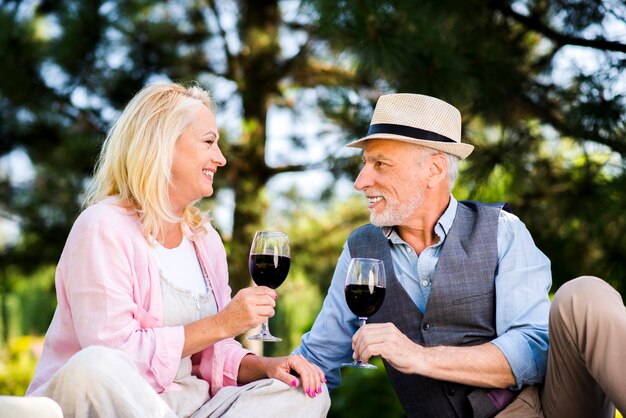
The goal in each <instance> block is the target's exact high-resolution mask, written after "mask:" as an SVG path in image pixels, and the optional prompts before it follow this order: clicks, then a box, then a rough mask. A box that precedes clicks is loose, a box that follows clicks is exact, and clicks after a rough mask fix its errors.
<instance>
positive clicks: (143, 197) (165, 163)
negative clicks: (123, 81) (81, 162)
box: [83, 83, 215, 239]
mask: <svg viewBox="0 0 626 418" xmlns="http://www.w3.org/2000/svg"><path fill="white" fill-rule="evenodd" d="M198 104H203V105H204V106H206V107H207V108H208V109H209V110H211V111H212V112H213V113H215V104H214V102H213V100H212V99H211V96H210V94H209V93H208V92H207V91H206V90H204V89H202V88H201V87H200V86H198V85H190V86H188V87H186V86H183V85H180V84H176V83H155V84H148V85H147V86H146V87H144V88H143V89H142V90H141V91H139V92H138V93H137V94H136V95H135V97H133V98H132V100H131V101H130V102H129V103H128V105H127V106H126V108H125V109H124V111H123V112H122V114H121V115H120V117H119V119H118V120H117V122H116V123H115V124H114V125H113V127H112V128H111V130H110V132H109V134H108V135H107V138H106V140H105V141H104V144H103V147H102V151H101V152H100V157H99V159H98V162H97V164H96V169H95V173H94V177H93V180H92V182H91V184H90V185H89V187H88V188H87V192H86V196H85V199H84V202H83V207H88V206H91V205H93V204H95V203H97V202H99V201H101V200H103V199H105V198H107V197H109V196H115V197H117V198H118V199H119V200H120V204H121V205H123V206H124V207H128V208H130V209H133V210H135V211H136V212H137V215H138V216H139V219H140V220H141V223H142V228H143V234H144V237H146V239H148V237H150V236H152V237H154V238H156V237H159V236H160V235H161V233H162V232H163V223H164V222H167V223H180V226H181V228H183V227H184V225H185V224H187V225H189V226H190V227H191V229H192V230H194V231H204V227H203V224H204V222H205V221H206V220H207V218H206V216H205V215H204V214H203V213H202V212H201V211H200V210H199V209H198V208H196V207H195V206H194V204H193V203H191V204H189V205H188V206H187V207H186V208H185V209H184V210H183V213H182V214H181V215H176V214H175V213H174V212H173V211H172V208H171V206H170V202H169V197H168V186H169V185H170V183H171V167H172V159H173V153H174V145H175V143H176V140H177V139H178V137H179V136H180V135H181V134H182V133H183V131H184V130H185V129H186V128H187V127H188V126H189V124H190V123H191V121H192V118H193V116H194V112H193V111H192V109H193V108H194V107H195V106H197V105H198ZM194 203H195V202H194Z"/></svg>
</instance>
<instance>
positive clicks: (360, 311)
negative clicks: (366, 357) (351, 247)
mask: <svg viewBox="0 0 626 418" xmlns="http://www.w3.org/2000/svg"><path fill="white" fill-rule="evenodd" d="M344 293H345V296H346V303H347V304H348V308H350V310H351V311H352V313H354V314H355V315H356V316H357V317H358V318H359V326H363V325H365V323H366V322H367V318H368V317H370V316H372V315H374V314H375V313H376V312H377V311H378V309H379V308H380V307H381V305H382V304H383V301H384V299H385V266H384V265H383V262H382V261H381V260H376V259H373V258H353V259H352V260H351V261H350V266H349V267H348V274H347V275H346V283H345V287H344ZM342 366H344V367H356V368H361V369H376V368H377V367H376V366H374V365H373V364H370V363H367V362H363V361H361V359H360V358H359V359H357V360H354V361H353V362H352V363H343V364H342Z"/></svg>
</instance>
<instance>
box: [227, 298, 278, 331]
mask: <svg viewBox="0 0 626 418" xmlns="http://www.w3.org/2000/svg"><path fill="white" fill-rule="evenodd" d="M277 298H278V294H277V293H276V291H274V290H273V289H270V288H269V287H266V286H255V287H247V288H245V289H241V290H240V291H239V292H237V294H236V295H235V296H234V297H233V298H232V299H231V301H230V302H229V303H228V305H226V306H225V307H224V309H222V310H221V311H219V312H218V313H217V314H216V319H217V320H218V322H219V325H220V326H221V327H222V330H223V331H224V332H225V333H226V335H227V336H228V337H236V336H237V335H240V334H243V333H244V332H246V331H248V330H249V329H252V328H255V327H257V326H259V325H261V324H262V323H264V322H266V321H267V320H268V319H269V318H271V317H272V316H274V307H275V306H276V299H277Z"/></svg>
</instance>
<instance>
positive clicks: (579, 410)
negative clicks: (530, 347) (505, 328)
mask: <svg viewBox="0 0 626 418" xmlns="http://www.w3.org/2000/svg"><path fill="white" fill-rule="evenodd" d="M549 333H550V350H549V353H548V371H547V374H546V381H545V384H544V386H543V388H542V389H541V390H539V389H538V388H536V387H531V388H526V389H525V390H524V391H522V393H521V394H520V396H519V397H518V398H517V399H516V400H515V401H514V402H513V403H511V405H509V407H507V408H506V409H505V410H504V411H502V412H501V413H500V414H498V415H497V417H498V418H512V417H544V416H545V417H547V418H563V417H567V418H589V417H598V418H609V417H614V416H615V406H616V407H617V408H618V409H619V410H620V411H621V412H626V307H624V303H623V302H622V298H621V296H620V294H619V293H618V292H617V291H616V290H615V289H613V288H612V287H611V286H610V285H609V284H607V283H606V282H605V281H603V280H601V279H598V278H597V277H590V276H584V277H579V278H577V279H574V280H571V281H569V282H567V283H566V284H564V285H563V286H561V288H559V290H558V291H557V292H556V294H555V296H554V299H553V300H552V306H551V308H550V322H549ZM614 405H615V406H614Z"/></svg>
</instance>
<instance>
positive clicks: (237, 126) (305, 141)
mask: <svg viewBox="0 0 626 418" xmlns="http://www.w3.org/2000/svg"><path fill="white" fill-rule="evenodd" d="M625 65H626V6H625V5H624V3H623V2H622V1H619V0H604V1H603V0H488V1H484V0H480V1H479V0H463V1H461V0H393V1H380V0H353V1H347V0H332V1H331V0H282V1H280V0H254V1H252V0H245V1H244V0H239V1H235V0H231V1H228V0H206V1H200V0H185V1H178V2H167V1H153V0H126V1H95V0H81V1H78V0H76V1H72V0H62V1H49V0H40V1H37V0H32V1H5V0H0V313H1V320H0V394H18V395H19V394H23V393H24V390H25V389H26V386H27V384H28V382H29V380H30V378H31V376H32V372H33V370H34V365H35V363H36V359H37V356H38V353H39V350H40V347H41V344H42V335H43V334H44V333H45V331H46V328H47V325H48V323H49V322H50V319H51V318H52V314H53V312H54V308H55V305H56V299H55V294H54V267H55V264H56V262H57V260H58V257H59V255H60V253H61V250H62V248H63V245H64V242H65V239H66V237H67V234H68V231H69V228H70V227H71V224H72V222H73V221H74V219H75V218H76V216H77V215H78V213H79V206H80V198H81V194H82V192H83V190H84V186H85V184H87V182H88V181H89V176H90V174H91V172H92V169H93V163H94V161H95V158H96V155H97V152H98V150H99V147H100V145H101V143H102V140H103V138H104V136H105V134H106V131H107V129H108V128H109V127H110V125H111V123H112V122H113V121H114V120H115V118H116V116H117V115H118V114H119V112H120V111H121V109H122V108H123V106H124V105H125V103H127V102H128V100H129V99H130V98H131V97H132V96H133V94H134V93H136V92H137V91H138V90H139V89H140V88H141V87H142V86H143V85H145V84H146V83H148V82H152V81H162V80H174V81H182V82H188V81H191V80H195V81H198V82H199V83H201V84H202V85H203V86H204V87H206V88H208V89H209V90H211V91H212V92H213V94H214V97H215V99H216V101H217V103H218V104H219V109H220V110H219V112H218V123H219V125H220V128H221V129H220V131H221V132H220V133H221V137H222V139H223V142H222V144H223V148H224V149H223V150H224V154H225V155H226V157H227V159H228V160H229V163H228V165H227V166H226V167H225V169H224V170H221V171H220V176H218V177H216V182H217V183H218V184H217V189H218V190H219V192H218V193H217V194H216V196H214V198H211V199H208V200H207V201H204V202H202V205H203V206H204V207H205V208H206V209H210V210H212V211H213V213H214V215H215V222H216V226H217V228H218V229H219V231H220V233H221V235H222V237H223V239H224V241H225V244H226V246H227V250H228V255H229V265H230V277H231V283H232V286H233V288H234V290H235V291H236V290H237V289H240V288H242V287H244V286H248V285H250V280H249V275H248V273H247V267H246V265H247V264H246V258H247V253H248V249H249V245H250V242H251V240H252V236H253V234H254V231H255V230H256V229H259V228H273V229H282V230H285V231H287V232H288V233H289V235H290V239H291V244H292V255H293V261H292V270H291V272H290V275H289V279H288V280H287V281H286V282H285V284H284V285H283V286H282V287H281V288H280V289H279V293H280V294H281V295H282V297H281V299H280V303H279V305H278V312H277V315H276V317H275V318H274V319H273V321H272V323H271V327H272V329H273V331H274V332H275V334H277V335H281V336H284V337H286V338H285V340H284V341H283V342H282V343H280V344H276V345H270V344H266V345H265V349H266V353H267V354H284V353H287V352H289V351H290V350H292V349H293V348H294V347H295V346H296V345H297V344H298V342H299V338H300V336H301V335H302V333H303V332H305V331H306V330H307V329H308V328H309V327H310V325H311V323H312V321H313V320H314V318H315V315H316V313H317V312H318V310H319V308H320V306H321V301H322V300H323V297H324V294H325V292H326V289H327V287H328V284H329V281H330V279H331V276H332V271H333V269H334V264H335V262H336V259H337V257H338V255H339V253H340V251H341V247H342V245H343V241H344V240H345V238H346V237H347V235H348V233H349V232H350V231H351V230H352V229H353V228H354V227H356V226H358V225H360V224H363V223H365V222H367V210H366V207H365V203H364V201H363V200H362V198H359V197H357V196H356V195H355V194H354V193H353V192H352V191H351V181H352V180H353V178H354V176H355V174H356V172H357V170H358V167H359V160H360V158H359V155H358V153H357V152H355V151H353V150H347V149H345V148H344V145H345V144H346V143H347V142H348V141H350V140H351V139H354V138H357V137H359V136H362V135H363V134H364V133H365V132H366V130H367V125H368V123H369V118H370V116H371V112H372V108H373V105H374V104H375V102H376V99H377V98H378V96H379V95H380V94H383V93H390V92H395V91H400V92H415V93H423V94H430V95H434V96H437V97H440V98H442V99H444V100H447V101H449V102H451V103H453V104H455V105H456V106H457V107H458V108H459V109H460V110H461V112H462V114H463V123H464V141H466V142H470V143H472V144H474V145H476V147H477V149H476V151H475V152H474V153H473V154H472V156H471V157H470V158H469V159H468V160H467V161H466V162H464V163H463V165H462V167H461V176H460V181H459V183H458V185H457V187H456V188H455V195H456V196H457V198H472V199H476V200H483V201H507V202H509V203H510V204H511V206H512V207H513V209H514V212H515V213H516V214H517V215H518V216H519V217H520V218H521V219H522V220H523V221H524V222H525V223H526V224H527V226H528V228H529V229H530V231H531V233H532V235H533V237H534V238H535V240H536V243H537V245H538V246H539V247H540V248H541V249H542V250H543V251H544V252H545V253H546V254H547V255H548V256H549V257H550V259H551V260H552V267H553V274H554V286H553V290H556V289H557V288H558V286H560V285H561V284H562V283H564V282H565V281H567V280H570V279H571V278H574V277H576V276H579V275H582V274H592V275H597V276H600V277H603V278H604V279H605V280H607V281H608V282H610V283H611V284H612V285H613V286H614V287H615V288H617V289H618V290H619V291H620V292H621V293H622V294H624V292H626V283H625V282H624V280H625V279H624V278H625V277H626V274H625V273H626V238H625V235H624V234H623V233H622V231H624V230H626V229H625V223H626V210H625V209H626V194H625V193H623V191H624V190H625V188H624V186H625V184H626V176H625V175H624V161H625V160H624V157H625V156H626V135H625V134H626V118H625V112H624V107H625V105H626V103H625V101H624V92H625V91H626V75H625V72H624V68H625ZM332 397H333V406H332V409H331V413H330V415H331V416H343V417H349V416H355V417H356V416H359V417H361V418H364V417H369V416H372V417H374V416H376V417H378V416H386V417H401V416H403V413H402V410H401V408H399V406H398V404H397V401H396V399H395V395H394V394H393V391H392V390H391V388H390V386H389V384H388V382H387V379H386V377H385V374H384V372H383V371H382V370H379V371H378V372H359V371H357V372H351V371H348V372H346V373H345V374H344V383H343V384H342V386H341V387H340V388H339V389H337V390H336V391H334V392H333V394H332Z"/></svg>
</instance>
